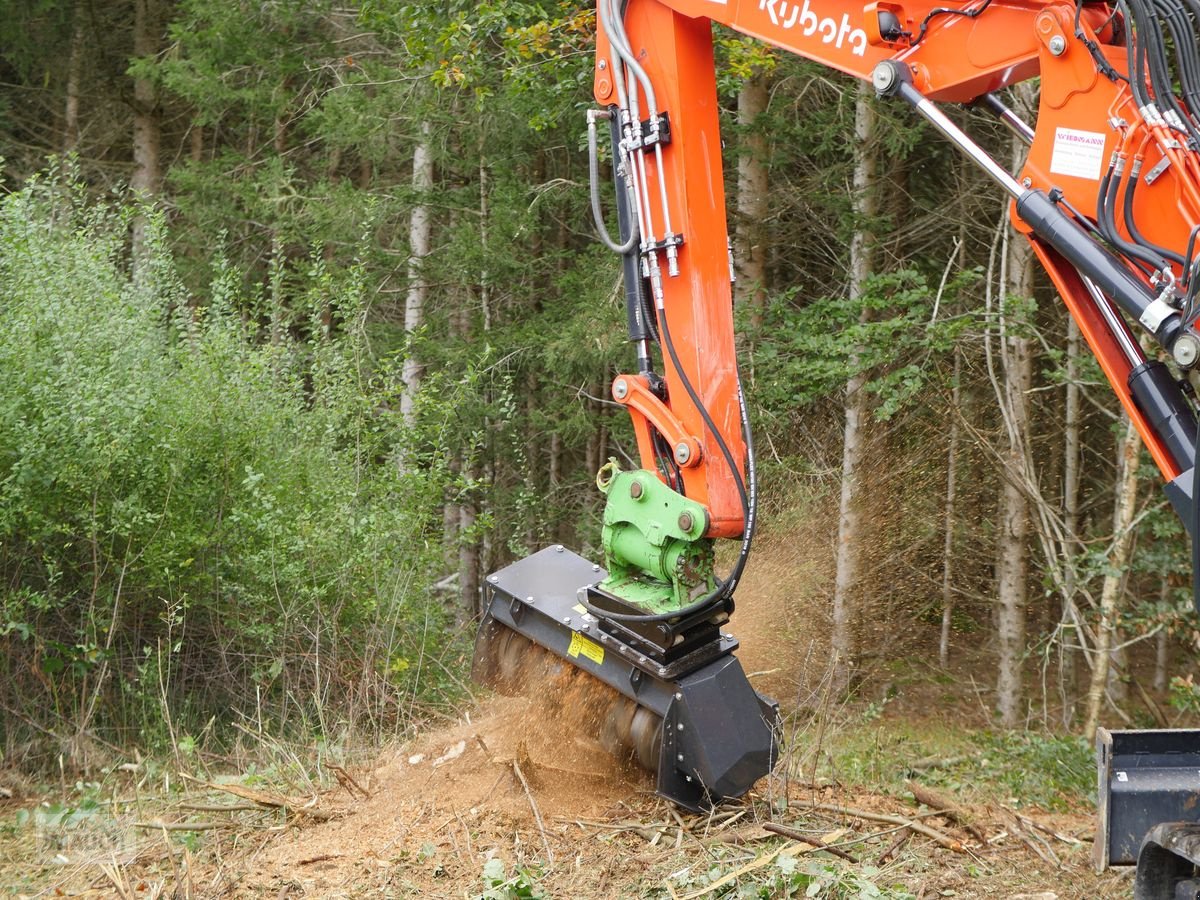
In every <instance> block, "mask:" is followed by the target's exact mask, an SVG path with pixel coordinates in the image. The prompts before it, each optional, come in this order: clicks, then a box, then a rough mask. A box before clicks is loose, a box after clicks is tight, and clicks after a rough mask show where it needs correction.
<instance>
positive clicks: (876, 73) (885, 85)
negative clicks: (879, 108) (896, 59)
mask: <svg viewBox="0 0 1200 900" xmlns="http://www.w3.org/2000/svg"><path fill="white" fill-rule="evenodd" d="M895 83H896V70H895V69H893V68H892V67H891V66H888V65H878V66H876V67H875V68H874V69H872V70H871V84H872V85H873V86H874V88H875V90H876V91H877V92H878V93H880V94H885V93H887V92H888V91H890V90H891V89H892V86H893V85H895Z"/></svg>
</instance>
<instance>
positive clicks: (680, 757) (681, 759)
mask: <svg viewBox="0 0 1200 900" xmlns="http://www.w3.org/2000/svg"><path fill="white" fill-rule="evenodd" d="M675 759H676V760H677V761H678V762H683V754H682V753H677V754H676V755H675Z"/></svg>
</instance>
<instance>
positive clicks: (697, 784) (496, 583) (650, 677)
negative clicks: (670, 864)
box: [471, 546, 779, 812]
mask: <svg viewBox="0 0 1200 900" xmlns="http://www.w3.org/2000/svg"><path fill="white" fill-rule="evenodd" d="M606 577H607V572H606V571H605V570H604V569H603V568H602V567H601V566H598V565H595V564H593V563H591V562H589V561H588V560H586V559H584V558H583V557H581V556H578V555H577V554H575V553H572V552H571V551H569V550H567V549H565V548H564V547H562V546H554V547H548V548H546V549H544V550H542V551H540V552H538V553H535V554H533V555H532V556H528V557H526V558H525V559H522V560H518V561H517V562H515V563H513V564H512V565H510V566H508V567H507V568H504V569H501V570H500V571H499V572H496V573H495V574H494V575H490V576H488V579H487V582H486V585H485V587H484V592H483V594H484V596H483V601H484V602H483V609H484V615H483V620H482V622H481V624H480V627H479V632H478V635H477V636H476V639H475V656H474V660H473V663H472V672H471V674H472V677H473V678H474V679H475V680H476V681H477V682H480V683H482V684H487V685H491V686H494V687H497V688H498V689H500V690H503V691H505V692H509V693H520V692H522V689H523V687H524V686H525V685H526V684H529V685H531V686H532V685H533V684H535V683H536V679H535V678H534V677H533V676H534V675H535V674H536V673H537V672H539V671H544V667H545V666H546V665H547V664H548V662H549V663H550V664H556V661H557V660H562V661H565V662H566V663H568V664H570V665H572V666H576V667H578V668H580V669H582V670H584V671H586V672H588V673H590V674H591V675H593V676H594V677H596V678H597V679H599V680H600V681H601V682H603V683H604V684H605V685H607V686H608V687H609V688H611V689H612V690H613V691H614V692H615V693H614V697H613V703H612V707H611V709H610V710H609V712H608V714H607V716H605V717H604V718H603V721H602V722H601V723H600V725H599V726H598V728H599V731H600V733H599V734H597V738H599V739H600V740H601V742H602V743H604V744H605V746H607V747H608V748H609V749H610V750H612V749H618V748H623V749H625V750H626V751H628V752H631V753H632V754H633V756H634V757H635V758H636V759H637V760H638V762H640V763H641V765H642V766H644V767H645V768H647V769H649V770H650V771H652V772H655V773H656V775H657V791H658V794H659V795H660V796H662V797H664V798H666V799H668V800H670V801H672V802H673V803H675V804H677V805H679V806H681V807H683V808H685V809H689V810H693V811H696V812H700V811H706V810H709V809H711V808H712V807H713V806H715V805H716V804H718V803H720V802H722V801H723V800H728V799H733V798H736V797H740V796H742V795H743V794H745V793H746V792H747V791H748V790H750V788H751V787H752V786H753V784H754V783H755V782H756V781H757V780H758V779H759V778H761V777H762V776H764V775H766V774H767V773H768V772H770V771H771V768H772V766H773V765H774V762H775V755H776V740H775V733H776V730H777V723H778V718H779V709H778V704H776V703H775V702H774V701H773V700H770V699H768V698H766V697H763V696H761V695H760V694H758V693H757V692H756V691H755V690H754V688H752V687H751V686H750V682H749V681H748V680H747V678H746V675H745V673H744V672H743V671H742V666H741V663H739V662H738V660H737V658H736V657H735V656H733V650H734V649H736V647H737V641H736V640H734V639H733V637H732V636H730V635H729V634H726V633H722V632H721V630H720V625H721V624H723V621H724V619H725V618H727V616H725V617H723V618H716V619H714V617H713V616H712V614H711V613H709V615H708V618H707V619H706V620H704V621H699V622H688V621H675V622H670V621H668V622H661V623H659V622H655V623H654V624H653V625H648V626H639V625H637V624H631V623H630V621H629V620H628V619H608V618H606V616H605V615H604V613H603V611H602V610H603V609H607V608H612V609H614V612H615V607H613V605H612V604H613V603H614V602H616V601H614V598H612V597H611V596H610V595H606V594H605V593H604V591H603V590H602V589H600V588H598V585H599V584H600V582H602V581H603V580H604V579H605V578H606ZM542 651H546V652H542ZM548 654H550V655H548Z"/></svg>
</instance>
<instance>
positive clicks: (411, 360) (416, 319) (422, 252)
mask: <svg viewBox="0 0 1200 900" xmlns="http://www.w3.org/2000/svg"><path fill="white" fill-rule="evenodd" d="M432 141H433V126H432V124H431V123H430V122H429V121H428V120H426V121H424V122H422V123H421V137H420V140H418V141H417V146H416V149H415V150H414V151H413V164H412V187H413V193H414V194H415V195H416V201H415V203H414V204H413V208H412V212H411V213H410V214H409V222H408V248H409V250H408V292H407V294H406V295H405V298H404V331H405V333H406V334H408V335H409V337H410V338H411V337H412V336H413V335H415V334H416V332H417V331H418V330H419V329H420V327H421V326H422V324H424V322H425V303H426V300H427V299H428V295H429V283H428V281H427V280H426V276H425V271H424V268H425V259H426V257H428V256H429V252H430V249H431V246H432V240H433V216H432V211H431V209H430V206H429V194H430V192H431V191H432V190H433V146H432ZM422 372H423V368H422V366H421V362H420V360H419V359H417V356H416V353H415V352H414V350H413V348H412V347H409V349H408V353H407V355H406V356H405V358H404V366H403V368H402V369H401V372H400V377H401V380H402V381H403V382H404V389H403V391H402V392H401V394H400V414H401V416H402V417H403V419H404V422H405V424H408V425H411V424H412V423H413V407H414V404H415V401H416V396H417V391H419V390H420V389H421V375H422Z"/></svg>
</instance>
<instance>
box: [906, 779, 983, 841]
mask: <svg viewBox="0 0 1200 900" xmlns="http://www.w3.org/2000/svg"><path fill="white" fill-rule="evenodd" d="M904 783H905V784H906V785H907V786H908V789H909V790H910V791H912V794H913V797H915V798H916V800H917V802H918V803H923V804H925V805H926V806H928V807H929V808H930V809H935V810H937V811H938V814H939V815H942V816H944V817H945V818H947V819H949V820H950V821H951V822H953V823H954V824H955V825H958V826H959V827H961V828H963V829H964V830H966V831H967V832H969V833H970V835H971V837H973V838H975V840H977V841H979V843H981V844H986V843H987V836H986V835H985V834H984V833H983V831H982V830H981V829H980V828H979V827H978V826H976V825H975V823H974V822H972V821H971V817H970V814H969V813H968V812H967V811H966V810H964V809H963V808H962V807H961V806H959V805H958V804H957V803H955V802H954V800H953V799H951V798H950V797H947V796H946V795H945V794H943V793H941V792H940V791H936V790H934V789H933V788H931V787H926V786H925V785H923V784H920V783H918V782H916V781H911V780H909V781H905V782H904Z"/></svg>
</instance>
